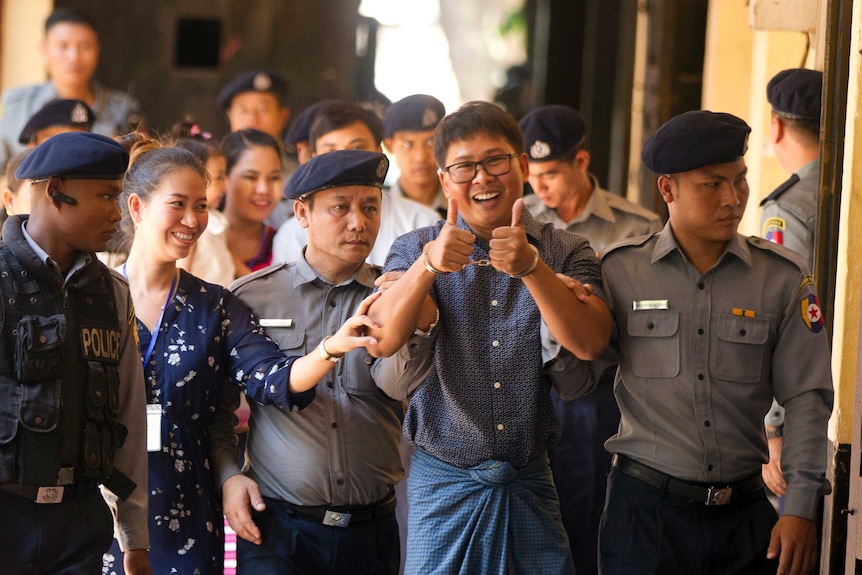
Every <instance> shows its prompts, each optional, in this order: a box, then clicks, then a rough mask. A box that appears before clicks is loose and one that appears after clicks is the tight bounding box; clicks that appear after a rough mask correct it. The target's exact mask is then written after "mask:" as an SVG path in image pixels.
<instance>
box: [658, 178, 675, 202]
mask: <svg viewBox="0 0 862 575" xmlns="http://www.w3.org/2000/svg"><path fill="white" fill-rule="evenodd" d="M656 184H657V185H658V191H659V193H660V194H661V199H663V200H664V203H666V204H670V203H672V202H673V192H674V190H673V188H674V186H675V185H676V184H675V183H674V181H673V178H672V177H671V176H669V175H667V174H662V175H661V176H659V177H658V181H657V182H656Z"/></svg>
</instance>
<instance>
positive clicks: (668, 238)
mask: <svg viewBox="0 0 862 575" xmlns="http://www.w3.org/2000/svg"><path fill="white" fill-rule="evenodd" d="M675 251H676V252H679V254H680V255H681V256H683V257H685V254H683V252H682V249H681V248H680V247H679V243H677V241H676V236H674V235H673V229H672V228H671V226H670V220H668V222H667V223H666V224H665V226H664V229H663V230H662V231H661V233H659V236H658V240H657V241H656V244H655V247H654V248H653V251H652V259H651V260H650V263H651V264H655V263H656V262H658V261H659V260H662V259H664V258H665V257H666V256H668V255H669V254H671V253H673V252H675ZM727 254H732V255H734V256H736V257H737V258H739V259H740V260H742V261H743V262H744V263H745V264H746V265H747V266H748V267H751V251H750V250H749V248H748V244H747V243H746V242H745V240H744V238H743V237H742V236H741V235H739V234H734V236H733V237H732V238H731V239H730V241H728V242H727V246H725V249H724V253H723V254H722V255H721V257H720V258H719V261H720V260H722V259H723V258H725V257H726V256H727Z"/></svg>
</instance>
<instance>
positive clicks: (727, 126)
mask: <svg viewBox="0 0 862 575" xmlns="http://www.w3.org/2000/svg"><path fill="white" fill-rule="evenodd" d="M750 132H751V128H750V127H749V126H748V124H746V123H745V122H744V121H743V120H741V119H739V118H737V117H736V116H733V115H731V114H725V113H723V112H710V111H708V110H695V111H692V112H685V113H684V114H680V115H679V116H675V117H673V118H671V119H670V120H668V121H667V122H665V124H664V125H663V126H662V127H661V128H659V129H658V130H657V131H656V132H655V133H654V134H653V135H652V136H650V137H649V139H648V140H647V141H646V143H645V144H644V147H643V150H642V151H641V159H642V160H643V163H644V165H645V166H646V167H647V168H649V169H650V170H652V171H653V172H655V173H657V174H678V173H679V172H687V171H689V170H694V169H697V168H702V167H703V166H712V165H715V164H727V163H729V162H735V161H736V160H738V159H739V158H741V157H742V156H744V155H745V151H746V150H747V149H748V134H749V133H750Z"/></svg>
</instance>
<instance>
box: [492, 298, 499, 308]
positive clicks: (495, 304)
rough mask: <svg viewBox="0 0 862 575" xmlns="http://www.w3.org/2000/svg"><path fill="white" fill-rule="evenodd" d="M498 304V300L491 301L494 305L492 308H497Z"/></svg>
mask: <svg viewBox="0 0 862 575" xmlns="http://www.w3.org/2000/svg"><path fill="white" fill-rule="evenodd" d="M498 303H499V302H498V301H497V300H495V299H492V300H491V305H492V306H494V307H497V304H498Z"/></svg>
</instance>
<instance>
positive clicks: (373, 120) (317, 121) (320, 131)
mask: <svg viewBox="0 0 862 575" xmlns="http://www.w3.org/2000/svg"><path fill="white" fill-rule="evenodd" d="M356 122H360V123H362V124H365V126H366V127H367V128H368V131H369V132H371V135H372V136H373V137H374V143H375V144H376V145H378V146H379V145H380V143H381V142H382V141H383V120H382V119H381V118H380V116H378V115H377V114H375V113H374V112H372V111H371V110H366V109H365V108H363V107H362V106H360V105H359V104H354V103H352V102H340V101H336V102H332V103H330V104H327V105H325V106H323V107H321V108H320V110H318V111H317V114H315V116H314V122H312V123H311V128H310V129H309V132H308V141H309V142H310V143H311V147H312V149H316V148H317V140H318V138H320V137H321V136H323V135H324V134H328V133H329V132H332V131H335V130H340V129H341V128H345V127H347V126H350V125H351V124H355V123H356Z"/></svg>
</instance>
